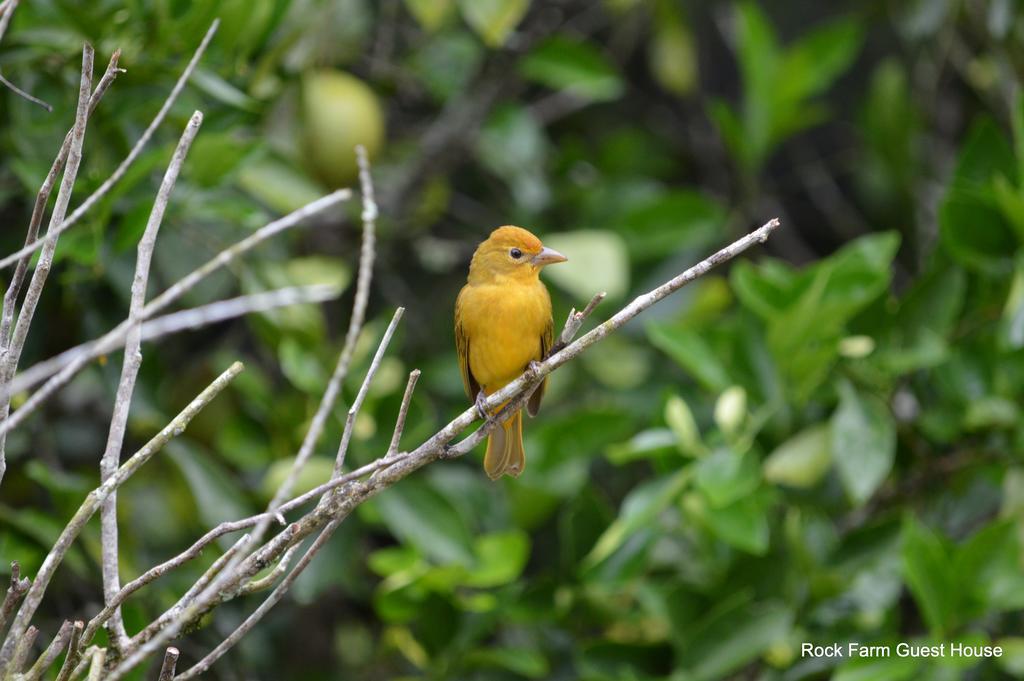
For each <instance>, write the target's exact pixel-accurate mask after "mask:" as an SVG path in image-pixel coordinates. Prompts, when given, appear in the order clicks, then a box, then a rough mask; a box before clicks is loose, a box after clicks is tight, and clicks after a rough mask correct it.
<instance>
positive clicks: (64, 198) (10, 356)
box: [0, 10, 94, 477]
mask: <svg viewBox="0 0 1024 681" xmlns="http://www.w3.org/2000/svg"><path fill="white" fill-rule="evenodd" d="M9 12H10V10H8V13H9ZM93 56H94V55H93V49H92V45H89V44H88V43H86V44H85V46H84V47H83V48H82V75H81V78H80V80H79V85H78V108H77V109H76V111H75V123H74V127H73V128H72V132H71V144H70V146H69V147H68V157H67V161H66V163H65V165H64V176H63V177H62V178H61V182H60V189H58V190H57V199H56V201H55V202H54V206H53V213H52V214H51V215H50V223H49V226H48V227H47V229H46V233H47V236H49V235H51V234H55V230H56V228H57V225H59V224H60V222H61V221H62V220H63V219H64V216H65V215H67V212H68V206H69V205H70V203H71V192H72V190H73V189H74V187H75V179H76V178H77V177H78V167H79V165H80V164H81V162H82V143H83V142H84V141H85V127H86V123H87V122H88V119H89V100H90V99H91V93H92V67H93ZM56 249H57V239H56V237H54V238H53V239H47V240H46V244H45V248H43V250H42V253H40V254H39V261H38V262H37V263H36V269H35V271H34V272H33V273H32V280H31V281H30V282H29V285H28V290H26V291H25V300H24V302H23V303H22V305H21V311H20V312H19V313H18V321H17V323H16V324H15V325H14V331H13V332H12V336H11V339H10V341H9V342H8V341H7V340H6V338H5V339H4V341H3V348H4V354H3V364H2V366H0V384H3V385H4V386H6V385H7V383H8V382H9V381H10V380H11V379H12V378H13V377H14V372H15V371H16V370H17V368H18V362H19V361H20V359H21V352H22V350H23V349H24V347H25V340H26V339H27V338H28V331H29V327H30V326H31V325H32V319H33V317H34V316H35V312H36V307H37V305H38V304H39V299H40V298H41V297H42V295H43V287H44V286H45V285H46V280H47V277H48V276H49V274H50V267H51V266H52V265H53V255H54V253H55V251H56ZM9 408H10V398H9V396H4V397H3V398H2V402H0V417H6V416H7V414H8V410H9ZM5 446H6V440H5V436H4V435H3V434H0V462H5V458H6V457H5V456H4V455H3V454H2V452H3V451H4V448H5ZM0 466H2V468H3V469H6V463H0ZM3 472H4V471H3V470H0V477H2V473H3Z"/></svg>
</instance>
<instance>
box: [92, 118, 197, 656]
mask: <svg viewBox="0 0 1024 681" xmlns="http://www.w3.org/2000/svg"><path fill="white" fill-rule="evenodd" d="M202 124H203V114H202V113H201V112H199V111H196V112H195V113H194V114H192V118H191V119H190V120H189V122H188V125H186V126H185V131H184V132H183V133H182V135H181V139H180V140H179V141H178V147H177V148H176V149H175V150H174V154H173V155H172V156H171V161H170V163H169V164H168V165H167V171H166V172H165V173H164V179H163V181H161V183H160V189H158V190H157V193H156V199H155V200H154V201H153V209H152V210H151V211H150V213H149V220H148V221H147V222H146V229H145V230H144V231H143V233H142V238H141V239H139V245H138V249H137V255H136V260H135V276H134V277H133V278H132V293H131V302H130V303H129V309H128V319H129V322H130V324H129V327H128V336H127V338H126V340H125V344H124V361H123V362H122V364H121V378H120V379H119V381H118V384H117V396H116V398H115V400H114V412H113V414H112V415H111V417H110V429H109V430H108V433H107V446H106V449H105V450H104V451H103V457H102V458H101V459H100V480H103V481H105V480H107V478H109V477H110V476H112V475H114V474H115V473H116V472H117V467H118V464H120V462H121V446H122V444H123V443H124V434H125V430H126V429H127V427H128V411H129V410H130V409H131V404H132V395H133V394H134V392H135V381H136V379H137V378H138V376H139V369H140V368H141V367H142V319H141V315H142V309H143V307H144V306H145V304H146V288H147V287H148V285H149V268H150V264H151V263H152V262H153V251H154V249H155V248H156V239H157V235H158V234H159V232H160V225H161V224H162V223H163V220H164V213H165V212H166V211H167V204H168V202H169V201H170V200H171V192H172V191H173V190H174V184H175V183H176V182H177V181H178V175H179V173H180V172H181V167H182V166H183V165H184V164H185V157H186V156H188V150H189V148H190V147H191V146H192V141H193V140H194V139H195V138H196V135H197V134H199V126H201V125H202ZM100 537H101V539H100V545H101V551H102V568H103V601H104V603H110V602H111V601H112V600H113V599H114V598H115V597H116V596H117V592H118V591H120V590H121V578H120V576H119V574H118V548H117V544H118V541H117V491H116V490H114V491H112V492H111V493H110V495H109V496H108V497H107V498H106V500H104V502H103V506H102V508H101V509H100ZM107 629H108V632H109V633H110V644H111V647H112V648H113V649H114V651H119V650H121V649H122V648H123V647H124V644H125V643H127V641H128V633H127V632H126V631H125V629H124V621H123V620H122V619H121V610H120V608H115V609H114V611H113V613H111V616H110V621H109V622H108V625H107Z"/></svg>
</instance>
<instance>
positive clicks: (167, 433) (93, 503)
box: [0, 362, 244, 657]
mask: <svg viewBox="0 0 1024 681" xmlns="http://www.w3.org/2000/svg"><path fill="white" fill-rule="evenodd" d="M243 368H244V367H243V366H242V363H241V362H235V363H234V364H232V365H231V366H230V367H229V368H228V369H227V370H226V371H225V372H224V373H222V374H221V375H220V376H218V377H217V378H216V379H215V380H214V381H213V382H212V383H211V384H210V385H209V386H207V387H206V389H205V390H203V392H201V393H200V394H199V395H197V396H196V397H195V398H194V399H193V400H192V401H191V402H190V403H189V404H188V406H186V407H185V408H184V409H183V410H182V411H181V412H180V413H179V414H178V415H177V416H175V417H174V418H173V419H172V420H171V422H170V423H168V424H167V425H166V426H164V428H163V430H161V431H160V432H159V433H157V434H156V435H155V436H153V438H152V439H151V440H150V441H149V442H147V443H146V444H145V446H143V447H142V449H140V450H139V451H137V452H136V453H135V454H134V455H133V456H132V457H131V458H130V459H128V460H127V461H125V462H124V463H123V464H121V467H120V468H118V469H117V473H116V474H115V475H112V476H111V477H109V478H107V480H106V481H105V482H103V484H101V485H100V486H99V487H97V488H96V489H94V490H93V491H92V492H90V493H89V494H88V495H87V496H86V498H85V501H83V502H82V505H81V506H80V507H79V508H78V511H76V512H75V515H74V516H73V517H72V518H71V520H70V521H69V522H68V524H67V526H65V528H64V529H63V530H62V531H61V534H60V536H59V537H58V538H57V541H56V542H55V543H54V545H53V547H52V548H51V549H50V552H49V553H48V554H47V555H46V558H45V559H44V560H43V564H42V565H41V566H40V568H39V572H38V573H37V574H36V579H35V581H34V582H33V583H32V586H31V587H29V590H28V593H27V594H26V596H25V601H24V603H22V605H21V608H20V609H19V610H18V614H17V615H16V616H15V618H14V622H13V623H12V624H11V630H10V631H9V632H8V633H7V638H6V640H5V641H4V646H3V649H2V650H0V657H2V656H3V654H4V653H3V651H6V650H9V649H11V648H13V646H14V645H15V642H16V641H18V640H19V639H20V638H21V636H22V634H24V632H25V630H26V629H27V628H28V624H29V622H30V621H31V619H32V616H33V615H34V614H35V612H36V609H38V607H39V604H40V603H41V602H42V599H43V594H44V593H45V592H46V589H47V587H48V586H49V585H50V580H51V579H52V578H53V575H54V573H55V572H56V571H57V567H58V566H59V565H60V563H61V561H62V560H63V559H64V556H65V555H67V552H68V550H69V549H70V548H71V545H72V543H73V542H74V540H75V539H76V538H77V537H78V535H79V533H81V531H82V528H84V527H85V524H86V523H87V522H88V521H89V519H90V518H91V517H92V516H93V514H94V513H95V512H96V510H97V509H98V508H99V506H100V504H102V503H103V500H104V499H106V498H107V496H109V495H110V493H111V492H112V491H114V490H116V489H117V488H118V487H120V486H121V485H123V484H124V483H125V481H126V480H127V479H128V478H130V477H131V476H132V475H133V474H134V473H135V472H136V471H137V470H138V469H139V468H141V467H142V466H143V465H144V464H145V463H146V462H148V461H149V460H150V459H151V458H153V456H154V455H155V454H156V453H157V452H159V451H160V450H161V449H162V448H163V447H164V445H166V444H167V443H168V442H170V440H171V439H172V438H174V437H176V436H178V435H180V434H181V433H183V432H184V431H185V428H186V427H187V426H188V424H189V422H190V421H192V419H193V418H194V417H195V415H196V414H198V413H199V411H200V410H201V409H202V408H203V407H205V406H206V405H207V404H209V403H210V401H211V400H213V398H214V397H216V396H217V395H218V394H219V393H220V392H221V391H222V390H223V389H224V388H226V387H227V385H228V384H229V383H230V382H231V380H232V379H234V377H235V376H237V375H238V374H239V373H241V371H242V369H243Z"/></svg>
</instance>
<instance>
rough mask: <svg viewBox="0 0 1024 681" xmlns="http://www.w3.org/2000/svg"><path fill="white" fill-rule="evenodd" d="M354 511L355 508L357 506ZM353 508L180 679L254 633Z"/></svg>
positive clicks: (204, 668)
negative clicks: (252, 609)
mask: <svg viewBox="0 0 1024 681" xmlns="http://www.w3.org/2000/svg"><path fill="white" fill-rule="evenodd" d="M351 508H354V505H353V506H352V507H351ZM351 508H348V509H346V510H345V511H344V512H342V513H338V514H337V515H336V516H335V517H334V518H333V519H332V520H331V521H330V522H329V523H328V524H327V526H326V527H325V528H324V530H323V532H321V533H320V536H318V537H317V538H316V540H314V541H313V544H312V545H311V546H310V547H309V548H308V549H307V550H306V553H304V554H303V556H302V558H301V559H300V560H299V562H298V564H297V565H296V566H295V567H294V568H293V569H292V571H291V572H289V573H288V576H287V577H285V578H284V580H283V581H282V582H281V583H280V584H278V585H277V587H276V588H275V589H274V590H273V591H272V592H270V595H269V596H267V599H266V600H265V601H263V602H262V603H260V605H259V607H258V608H256V610H254V611H253V613H252V614H251V615H249V616H248V617H247V618H246V619H245V621H244V622H242V624H240V625H239V626H238V628H237V629H235V630H234V631H233V632H231V634H230V635H228V637H227V638H225V639H224V640H223V641H222V642H221V643H220V644H219V645H218V646H217V647H216V648H214V649H213V650H211V651H210V652H209V653H208V654H207V655H206V657H204V658H203V659H201V660H200V661H199V662H197V663H196V664H195V665H193V666H192V667H190V668H189V669H187V670H185V671H184V672H182V673H181V674H179V675H178V676H177V679H179V680H180V681H186V680H187V679H194V678H196V677H197V676H199V675H200V674H202V673H204V672H206V671H207V670H208V669H209V668H210V666H211V665H212V664H213V663H214V662H216V661H217V660H219V659H220V658H221V656H223V655H224V653H226V652H227V651H228V650H230V649H231V648H232V647H234V645H235V644H236V643H238V642H239V641H240V640H242V637H243V636H245V635H246V634H247V633H249V632H250V631H252V629H253V627H255V626H256V625H257V624H258V623H259V621H260V620H262V619H263V616H264V615H266V614H267V613H268V612H270V609H271V608H273V607H274V606H275V605H277V604H278V603H279V602H280V601H281V599H282V598H284V595H285V594H286V593H287V592H288V589H290V588H291V586H292V584H293V583H294V582H295V580H296V579H298V577H299V575H301V574H302V571H303V570H305V569H306V567H307V566H308V565H309V563H310V562H311V561H312V560H313V558H314V557H315V556H316V554H317V553H318V552H319V551H320V549H322V548H323V547H324V546H325V545H326V544H327V541H328V540H329V539H330V538H331V535H333V534H334V531H335V530H337V529H338V526H339V525H341V522H342V521H343V520H344V519H345V518H346V517H348V514H349V513H350V512H351ZM116 671H117V670H115V672H116ZM118 678H120V677H118V676H112V677H111V681H116V679H118Z"/></svg>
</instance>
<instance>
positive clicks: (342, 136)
mask: <svg viewBox="0 0 1024 681" xmlns="http://www.w3.org/2000/svg"><path fill="white" fill-rule="evenodd" d="M302 121H303V138H304V143H305V147H306V155H307V158H308V160H309V165H310V168H311V170H312V171H313V172H314V173H315V174H316V175H317V176H318V177H319V178H320V179H321V180H323V181H324V182H325V183H326V184H328V185H330V186H331V187H345V186H349V185H350V184H352V182H353V181H354V180H355V178H356V177H357V175H358V173H359V168H358V166H357V165H356V155H355V147H356V145H357V144H362V145H363V146H364V147H366V153H367V154H369V156H370V158H371V159H372V158H373V157H374V156H375V155H376V154H377V152H378V151H379V150H380V148H381V145H382V144H383V142H384V114H383V112H382V111H381V106H380V101H379V100H378V99H377V95H375V94H374V93H373V90H371V89H370V87H369V86H368V85H367V84H366V83H364V82H363V81H361V80H359V79H358V78H356V77H354V76H351V75H349V74H347V73H344V72H342V71H334V70H330V69H324V70H320V71H313V72H311V73H309V74H307V75H306V76H304V77H303V80H302Z"/></svg>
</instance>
